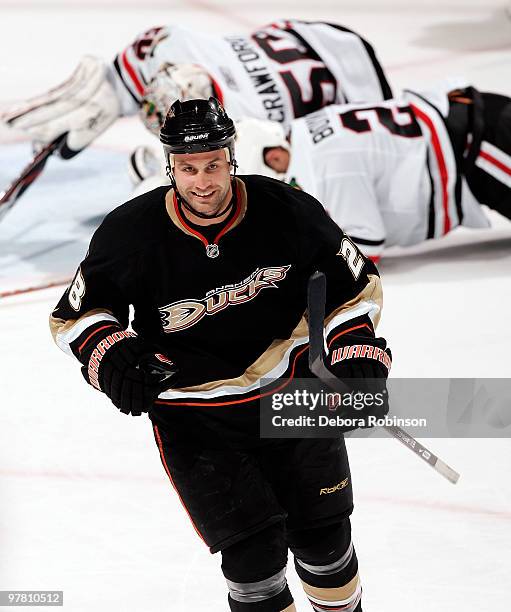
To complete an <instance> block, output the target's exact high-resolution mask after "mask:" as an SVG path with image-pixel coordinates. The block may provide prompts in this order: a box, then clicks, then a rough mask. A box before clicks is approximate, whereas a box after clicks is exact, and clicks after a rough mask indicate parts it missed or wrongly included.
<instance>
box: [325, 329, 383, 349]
mask: <svg viewBox="0 0 511 612" xmlns="http://www.w3.org/2000/svg"><path fill="white" fill-rule="evenodd" d="M363 327H367V329H368V330H369V331H370V332H372V331H373V330H372V329H371V326H370V325H368V324H367V323H361V324H360V325H355V326H354V327H350V328H348V329H345V330H343V331H342V332H339V333H338V334H336V335H335V336H334V337H333V338H332V339H331V340H330V342H329V343H328V348H330V347H331V346H332V343H333V342H335V341H336V340H337V338H340V337H341V336H344V335H345V334H348V333H349V332H352V331H354V330H355V329H362V328H363ZM373 333H374V332H373Z"/></svg>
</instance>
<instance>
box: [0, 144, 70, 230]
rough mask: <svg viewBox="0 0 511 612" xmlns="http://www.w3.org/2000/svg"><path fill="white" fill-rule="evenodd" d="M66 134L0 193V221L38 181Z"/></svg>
mask: <svg viewBox="0 0 511 612" xmlns="http://www.w3.org/2000/svg"><path fill="white" fill-rule="evenodd" d="M65 137H66V134H63V135H61V136H59V137H58V138H56V139H55V140H54V141H52V142H50V143H49V144H47V145H46V146H45V147H43V148H42V149H41V150H40V151H39V152H38V153H37V154H36V155H34V157H33V158H32V160H31V161H30V163H28V164H27V165H26V166H25V167H24V168H23V170H22V171H21V172H20V174H19V176H18V177H17V178H16V179H14V181H12V183H11V184H10V185H9V186H8V187H7V189H5V191H3V192H1V193H0V219H1V218H2V217H3V216H4V215H5V213H6V212H7V211H8V210H10V209H11V208H12V207H13V206H14V204H15V203H16V202H17V200H19V198H20V197H21V196H22V195H23V194H24V193H25V191H26V190H27V189H28V187H30V185H31V184H32V183H33V182H34V181H35V180H36V179H37V177H38V176H39V175H40V174H41V172H42V171H43V170H44V167H45V166H46V162H47V161H48V159H49V158H50V156H51V155H53V153H54V152H55V151H56V150H57V149H58V147H59V146H60V144H61V142H62V141H63V139H64V138H65Z"/></svg>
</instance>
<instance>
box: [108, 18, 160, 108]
mask: <svg viewBox="0 0 511 612" xmlns="http://www.w3.org/2000/svg"><path fill="white" fill-rule="evenodd" d="M168 35H169V29H168V28H166V27H155V28H151V29H150V30H147V31H145V32H143V33H142V34H140V35H139V36H138V37H137V38H136V39H135V40H134V41H133V42H132V43H131V44H129V45H128V46H127V47H125V48H124V49H123V50H122V51H121V52H120V53H118V54H117V55H116V56H115V58H114V60H113V62H112V67H111V80H112V83H113V85H114V88H115V90H116V93H117V95H118V97H119V100H120V102H121V113H122V114H123V115H132V114H134V113H136V112H137V111H138V109H139V108H140V104H141V101H142V98H143V96H144V93H145V89H146V87H147V85H148V83H149V81H150V80H151V78H152V77H153V76H154V74H155V72H156V70H157V69H158V68H159V66H157V65H155V60H154V57H155V49H156V47H157V46H158V44H159V43H160V42H161V41H162V40H164V39H165V38H166V37H167V36H168Z"/></svg>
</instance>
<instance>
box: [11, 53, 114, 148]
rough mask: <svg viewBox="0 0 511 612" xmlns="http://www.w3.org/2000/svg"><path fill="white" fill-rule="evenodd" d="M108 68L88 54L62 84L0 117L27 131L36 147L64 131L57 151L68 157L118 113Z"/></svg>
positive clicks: (96, 134) (83, 146) (112, 120)
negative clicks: (63, 136)
mask: <svg viewBox="0 0 511 612" xmlns="http://www.w3.org/2000/svg"><path fill="white" fill-rule="evenodd" d="M107 71H108V68H107V66H106V65H105V64H104V62H103V61H102V60H100V59H98V58H96V57H92V56H89V55H87V56H85V57H84V58H83V59H82V61H81V62H80V64H79V65H78V67H77V68H76V70H75V71H74V72H73V74H72V75H71V76H70V78H69V79H67V80H66V81H65V82H64V83H62V84H61V85H59V86H58V87H56V88H54V89H50V91H48V92H47V93H45V94H43V95H41V96H37V97H35V98H32V99H30V100H27V101H25V102H23V103H22V104H19V105H17V106H15V107H11V108H10V109H9V110H8V111H7V112H5V113H3V114H2V116H1V119H2V121H3V122H4V123H5V124H6V125H7V126H9V127H11V128H13V129H17V130H21V131H22V132H24V133H25V134H27V135H28V136H29V137H30V138H31V139H32V140H33V141H34V142H35V143H36V147H37V145H40V144H41V143H43V144H45V145H46V144H49V143H50V142H52V141H54V140H55V139H56V138H57V137H59V136H61V135H64V134H65V135H66V137H65V138H64V139H63V140H62V143H61V145H60V146H59V149H58V153H59V154H60V156H61V157H62V158H63V159H70V158H71V157H74V156H75V155H76V154H77V153H79V152H80V151H82V150H83V149H84V148H85V147H86V146H87V145H89V144H90V143H91V142H92V141H93V140H94V139H95V138H96V137H97V136H99V135H100V134H101V133H103V132H104V131H105V130H106V129H107V127H108V126H109V125H111V124H112V123H113V122H114V121H115V120H116V119H117V118H118V117H119V115H120V104H119V100H118V98H117V95H116V93H115V90H114V88H113V86H112V85H111V84H110V82H109V81H108V76H107Z"/></svg>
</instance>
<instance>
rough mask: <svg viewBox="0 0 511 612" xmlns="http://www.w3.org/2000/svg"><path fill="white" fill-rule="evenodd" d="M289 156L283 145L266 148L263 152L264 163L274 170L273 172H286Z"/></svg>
mask: <svg viewBox="0 0 511 612" xmlns="http://www.w3.org/2000/svg"><path fill="white" fill-rule="evenodd" d="M289 158H290V155H289V151H286V149H284V148H283V147H273V148H272V149H267V150H266V151H265V153H264V163H265V164H266V165H267V166H269V167H270V168H272V169H273V170H275V172H280V173H284V172H287V169H288V168H289Z"/></svg>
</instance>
